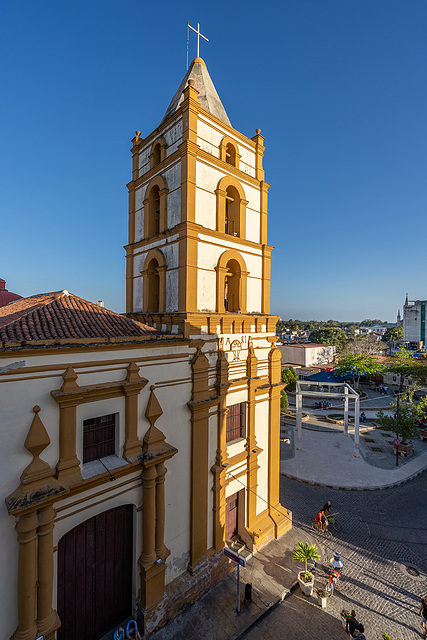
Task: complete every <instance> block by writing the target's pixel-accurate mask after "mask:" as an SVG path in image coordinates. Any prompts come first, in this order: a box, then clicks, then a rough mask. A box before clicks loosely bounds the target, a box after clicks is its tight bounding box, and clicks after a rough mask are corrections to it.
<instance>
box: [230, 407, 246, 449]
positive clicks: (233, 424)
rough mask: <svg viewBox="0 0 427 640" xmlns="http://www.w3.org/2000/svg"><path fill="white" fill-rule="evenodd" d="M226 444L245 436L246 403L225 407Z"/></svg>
mask: <svg viewBox="0 0 427 640" xmlns="http://www.w3.org/2000/svg"><path fill="white" fill-rule="evenodd" d="M226 433H227V435H226V439H227V442H231V441H232V440H237V439H238V438H244V437H245V436H246V402H240V403H239V404H232V405H231V407H227V424H226Z"/></svg>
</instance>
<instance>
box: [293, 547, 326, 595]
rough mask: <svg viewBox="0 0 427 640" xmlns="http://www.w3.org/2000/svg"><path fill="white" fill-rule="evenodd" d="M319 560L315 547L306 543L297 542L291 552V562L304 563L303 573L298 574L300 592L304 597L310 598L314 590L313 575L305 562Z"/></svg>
mask: <svg viewBox="0 0 427 640" xmlns="http://www.w3.org/2000/svg"><path fill="white" fill-rule="evenodd" d="M319 558H320V555H319V551H318V548H317V547H316V545H315V544H308V542H297V543H296V545H295V548H294V550H293V551H292V560H295V562H303V563H304V571H300V572H299V573H298V582H299V586H300V589H301V591H302V592H303V594H304V595H306V596H311V594H312V593H313V589H314V578H313V574H312V573H311V571H308V569H307V562H308V561H309V560H318V559H319Z"/></svg>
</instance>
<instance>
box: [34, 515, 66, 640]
mask: <svg viewBox="0 0 427 640" xmlns="http://www.w3.org/2000/svg"><path fill="white" fill-rule="evenodd" d="M54 520H55V511H54V509H53V507H52V506H48V507H45V508H44V509H41V510H40V511H39V512H38V521H39V526H38V550H37V560H38V562H37V564H38V581H37V631H38V632H39V633H43V634H44V636H45V638H46V640H54V636H55V631H56V629H58V627H60V625H61V622H60V620H59V616H58V614H57V612H56V611H54V609H52V590H53V525H54Z"/></svg>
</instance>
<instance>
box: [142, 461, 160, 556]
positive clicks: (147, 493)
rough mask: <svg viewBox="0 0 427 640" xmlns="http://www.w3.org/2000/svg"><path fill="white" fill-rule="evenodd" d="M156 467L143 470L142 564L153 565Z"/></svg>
mask: <svg viewBox="0 0 427 640" xmlns="http://www.w3.org/2000/svg"><path fill="white" fill-rule="evenodd" d="M156 477H157V471H156V467H154V466H153V467H149V468H148V469H144V471H143V472H142V482H143V506H142V509H143V511H142V532H143V540H142V555H141V557H140V564H142V565H144V566H150V565H152V564H153V563H154V562H155V560H156V557H157V556H156V551H155V531H156V528H155V525H156Z"/></svg>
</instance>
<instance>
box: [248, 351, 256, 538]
mask: <svg viewBox="0 0 427 640" xmlns="http://www.w3.org/2000/svg"><path fill="white" fill-rule="evenodd" d="M257 371H258V359H257V357H256V356H255V351H254V348H253V346H252V344H250V346H249V353H248V359H247V363H246V373H247V377H248V415H247V436H246V448H247V452H248V468H247V487H248V491H247V503H248V515H247V526H248V529H249V530H250V531H252V528H253V527H254V525H255V520H256V502H257V497H256V494H257V485H258V477H257V475H258V474H257V471H258V469H259V465H258V453H257V443H256V437H255V407H256V395H255V392H256V388H257V384H258V381H257V375H258V374H257ZM254 451H255V453H254Z"/></svg>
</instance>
